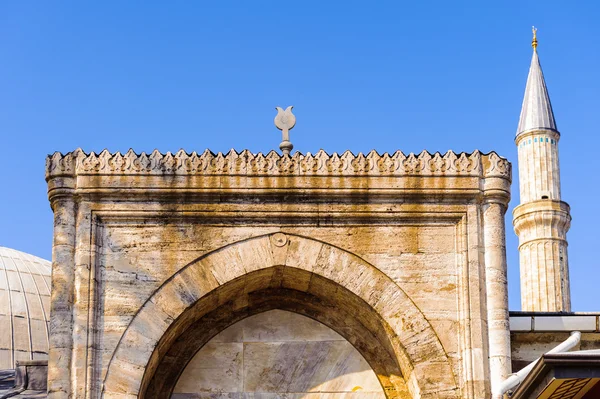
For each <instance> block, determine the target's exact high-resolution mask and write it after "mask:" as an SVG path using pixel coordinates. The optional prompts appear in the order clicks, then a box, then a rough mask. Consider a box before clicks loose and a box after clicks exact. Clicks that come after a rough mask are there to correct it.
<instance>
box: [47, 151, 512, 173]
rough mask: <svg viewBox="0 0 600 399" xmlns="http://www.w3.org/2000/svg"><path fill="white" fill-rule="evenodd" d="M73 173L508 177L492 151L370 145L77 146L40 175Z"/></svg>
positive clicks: (507, 164)
mask: <svg viewBox="0 0 600 399" xmlns="http://www.w3.org/2000/svg"><path fill="white" fill-rule="evenodd" d="M79 175H246V176H252V175H269V176H278V175H283V176H311V175H312V176H322V175H341V176H345V175H367V176H479V177H502V178H506V179H509V180H510V179H511V165H510V162H508V160H506V159H505V158H502V157H500V156H499V155H498V154H496V153H495V152H491V153H489V154H482V153H481V152H479V151H474V152H473V153H471V154H467V153H459V154H456V153H454V152H452V151H448V152H447V153H445V154H443V155H442V154H440V153H438V152H436V153H435V154H430V153H429V152H427V151H423V152H421V153H420V154H418V155H416V154H413V153H410V154H408V155H405V154H404V153H402V152H401V151H396V152H395V153H393V154H392V155H390V154H388V153H384V154H383V155H380V154H378V153H377V152H376V151H375V150H373V151H371V152H369V153H368V154H367V155H366V156H365V155H363V154H362V153H359V154H358V155H354V154H353V153H351V152H350V151H346V152H344V153H343V154H341V155H338V154H337V153H333V154H331V155H329V154H327V153H326V152H325V151H323V150H320V151H319V152H317V153H316V154H314V155H312V154H310V153H308V154H306V155H304V154H301V153H299V152H296V153H295V154H294V155H293V156H291V157H290V156H287V155H279V154H278V153H276V152H275V151H271V152H269V153H268V154H267V155H264V154H262V153H257V154H253V153H251V152H250V151H248V150H244V151H242V152H239V153H238V152H236V151H235V150H233V149H232V150H231V151H229V152H228V153H227V154H223V153H221V152H219V153H217V154H214V153H213V152H211V151H209V150H205V151H204V152H203V153H202V154H200V155H199V154H197V153H196V152H192V153H191V154H188V153H187V152H185V151H184V150H179V151H178V152H176V153H175V154H172V153H171V152H167V153H166V154H162V153H160V152H158V151H157V150H154V151H153V152H152V153H151V154H150V155H148V154H146V153H141V154H136V153H135V152H134V151H133V150H131V149H130V150H129V151H127V153H125V154H121V153H120V152H117V153H110V152H108V151H107V150H104V151H102V152H101V153H100V154H96V153H94V152H91V153H89V154H86V153H85V152H83V151H82V150H81V149H77V150H75V151H73V152H69V153H67V154H65V155H63V154H61V153H59V152H55V153H54V154H52V155H50V156H48V157H47V158H46V179H50V178H52V177H57V176H79Z"/></svg>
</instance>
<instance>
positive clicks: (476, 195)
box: [47, 150, 510, 399]
mask: <svg viewBox="0 0 600 399" xmlns="http://www.w3.org/2000/svg"><path fill="white" fill-rule="evenodd" d="M47 180H48V186H49V197H50V201H51V204H52V207H53V210H54V213H55V234H54V255H53V274H52V284H53V292H52V318H51V326H50V353H49V397H50V398H70V397H76V398H90V399H92V398H93V399H96V398H131V399H133V398H165V399H168V398H171V397H173V398H177V399H179V398H186V397H190V398H192V397H194V398H204V397H211V398H238V397H240V398H241V397H252V395H255V396H254V397H261V398H263V397H264V398H269V399H271V398H276V397H279V396H277V395H286V397H288V398H293V399H300V398H304V399H311V398H313V397H319V398H327V397H328V396H327V393H331V394H332V395H333V396H332V397H339V396H335V395H338V394H339V395H343V397H347V398H372V399H375V398H382V397H386V398H414V399H417V398H470V399H471V398H473V399H474V398H481V397H485V396H489V393H490V392H489V391H490V376H491V375H493V376H503V375H504V376H505V375H506V374H507V373H508V372H509V364H510V357H509V337H508V327H507V323H508V311H507V301H506V269H505V268H506V264H505V254H504V219H503V216H504V212H505V210H506V204H507V202H508V199H509V185H510V165H509V164H508V162H506V160H504V159H502V158H500V157H498V156H497V155H496V154H494V153H492V154H489V155H483V154H480V153H479V152H475V153H473V154H470V155H467V154H460V155H457V154H454V153H452V152H449V153H447V154H445V155H443V156H442V155H440V154H434V155H430V154H428V153H426V152H423V153H422V154H420V155H418V156H415V155H413V154H410V155H408V156H405V155H404V154H402V153H400V152H397V153H395V154H393V155H388V154H384V155H379V154H377V153H375V152H372V153H370V154H368V156H366V157H365V156H363V155H362V154H359V155H358V156H354V155H352V154H351V153H349V152H346V153H344V154H342V155H341V156H338V155H337V154H333V155H331V156H329V155H327V154H325V153H324V152H319V153H318V154H316V155H315V156H312V155H306V156H304V155H302V154H299V153H296V154H294V155H293V156H291V157H290V156H289V155H284V156H279V155H277V154H275V153H269V154H268V155H267V156H263V155H262V154H251V153H249V152H247V151H244V152H242V153H236V152H234V151H232V152H230V153H229V154H227V155H223V154H217V155H214V154H212V153H210V152H205V153H203V154H202V155H197V154H196V153H193V154H191V155H189V154H186V153H184V152H183V151H180V152H178V153H177V154H170V153H167V154H166V155H162V154H160V153H158V152H154V153H152V154H150V155H146V154H141V155H137V154H135V153H133V152H132V151H130V152H128V153H127V154H125V155H122V154H119V153H117V154H109V153H108V152H103V153H101V154H99V155H96V154H94V153H91V154H85V153H83V152H82V151H80V150H78V151H75V152H73V153H69V154H67V155H61V154H55V155H53V156H52V157H50V158H49V159H48V162H47ZM273 315H276V316H273ZM277 315H279V316H277ZM269 326H270V327H269ZM302 326H304V327H302ZM236 331H237V332H236ZM240 331H241V332H240ZM232 334H233V335H232ZM235 334H238V335H235ZM239 334H241V335H239ZM219 373H221V374H219ZM494 378H495V377H494ZM244 395H246V396H244ZM269 395H270V396H269ZM293 395H295V396H293ZM311 395H312V396H311ZM315 395H321V396H315Z"/></svg>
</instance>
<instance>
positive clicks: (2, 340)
mask: <svg viewBox="0 0 600 399" xmlns="http://www.w3.org/2000/svg"><path fill="white" fill-rule="evenodd" d="M51 270H52V267H51V263H50V262H48V261H47V260H44V259H42V258H38V257H37V256H33V255H30V254H26V253H24V252H20V251H16V250H14V249H10V248H4V247H0V370H1V369H11V368H15V362H16V361H17V360H37V359H47V358H48V320H49V319H50V273H51Z"/></svg>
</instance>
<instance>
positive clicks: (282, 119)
mask: <svg viewBox="0 0 600 399" xmlns="http://www.w3.org/2000/svg"><path fill="white" fill-rule="evenodd" d="M292 108H294V106H293V105H290V106H289V107H287V108H286V109H285V111H284V110H283V108H281V107H275V109H276V110H277V115H276V116H275V126H276V127H277V129H279V130H281V143H280V144H279V149H280V150H281V152H283V155H289V154H290V151H292V148H294V146H293V145H292V143H291V142H290V130H292V129H293V127H294V126H295V125H296V117H295V116H294V114H292Z"/></svg>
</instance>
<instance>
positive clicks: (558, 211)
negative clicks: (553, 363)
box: [513, 27, 571, 311]
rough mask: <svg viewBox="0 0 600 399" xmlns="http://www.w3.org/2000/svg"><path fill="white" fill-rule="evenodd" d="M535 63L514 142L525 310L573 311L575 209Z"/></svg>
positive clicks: (515, 219)
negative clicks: (565, 196)
mask: <svg viewBox="0 0 600 399" xmlns="http://www.w3.org/2000/svg"><path fill="white" fill-rule="evenodd" d="M537 45H538V41H537V29H535V27H534V28H533V40H532V42H531V46H532V47H533V57H532V59H531V66H530V68H529V76H528V77H527V86H526V88H525V96H524V98H523V106H522V108H521V118H520V119H519V126H518V128H517V137H516V138H515V142H516V144H517V147H518V149H519V192H520V199H521V203H520V205H519V206H517V207H516V208H515V210H514V211H513V225H514V227H515V232H516V233H517V235H518V236H519V254H520V266H521V309H522V310H524V311H570V310H571V296H570V288H569V267H568V257H567V237H566V235H567V231H568V230H569V227H570V224H571V215H570V208H569V205H568V204H567V203H566V202H563V201H561V193H560V165H559V162H558V140H559V139H560V133H559V132H558V129H557V128H556V122H555V120H554V112H553V111H552V105H551V104H550V96H549V95H548V89H547V88H546V81H545V80H544V74H543V73H542V67H541V65H540V60H539V58H538V52H537Z"/></svg>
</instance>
